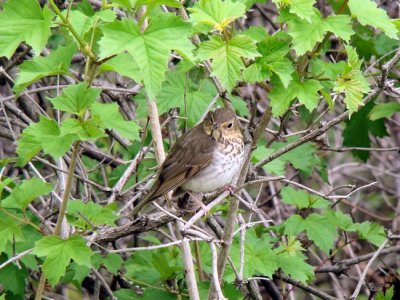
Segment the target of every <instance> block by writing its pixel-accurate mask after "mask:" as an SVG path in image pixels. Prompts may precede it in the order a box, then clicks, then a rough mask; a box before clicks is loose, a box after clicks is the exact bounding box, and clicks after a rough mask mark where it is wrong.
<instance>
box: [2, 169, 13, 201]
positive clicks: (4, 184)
mask: <svg viewBox="0 0 400 300" xmlns="http://www.w3.org/2000/svg"><path fill="white" fill-rule="evenodd" d="M0 166H1V165H0ZM13 181H14V180H13V179H12V178H8V177H2V178H0V200H1V199H2V194H3V191H4V188H5V187H7V186H8V185H9V184H10V183H11V182H13Z"/></svg>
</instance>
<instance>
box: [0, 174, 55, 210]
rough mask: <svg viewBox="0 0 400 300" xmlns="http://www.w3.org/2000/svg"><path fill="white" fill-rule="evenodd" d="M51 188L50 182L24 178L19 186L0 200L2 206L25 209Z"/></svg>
mask: <svg viewBox="0 0 400 300" xmlns="http://www.w3.org/2000/svg"><path fill="white" fill-rule="evenodd" d="M52 190H53V187H52V186H51V184H48V183H47V182H44V181H43V180H41V179H39V178H35V177H34V178H31V179H29V180H24V181H23V182H22V183H21V184H20V185H19V186H17V187H16V188H14V189H13V190H12V192H11V194H10V195H9V196H8V197H7V198H5V199H4V200H3V201H1V206H2V207H4V208H19V209H25V208H26V207H27V206H28V204H30V203H31V202H32V201H33V200H35V199H36V198H37V197H39V196H42V195H47V194H48V193H50V192H51V191H52Z"/></svg>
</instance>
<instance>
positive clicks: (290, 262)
mask: <svg viewBox="0 0 400 300" xmlns="http://www.w3.org/2000/svg"><path fill="white" fill-rule="evenodd" d="M296 242H297V243H298V241H296ZM282 248H283V247H282V246H280V247H278V248H276V249H275V250H274V251H275V253H277V255H276V262H277V264H278V267H279V268H281V269H282V271H283V272H284V273H285V274H287V275H289V276H291V277H292V278H293V279H295V280H298V281H301V282H302V283H306V282H307V281H308V280H310V279H312V278H313V277H314V270H313V267H312V266H310V265H309V264H307V263H306V262H305V260H306V257H305V256H304V254H303V253H301V251H300V250H297V251H287V250H286V249H282ZM295 248H299V247H295Z"/></svg>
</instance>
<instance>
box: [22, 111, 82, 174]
mask: <svg viewBox="0 0 400 300" xmlns="http://www.w3.org/2000/svg"><path fill="white" fill-rule="evenodd" d="M75 139H76V136H75V135H70V134H69V135H64V136H60V129H59V128H58V125H57V122H56V121H54V120H51V119H48V118H46V117H43V116H41V117H40V120H39V122H38V123H33V124H31V125H29V127H27V128H25V130H24V131H23V132H22V134H21V137H20V139H19V140H18V141H17V151H16V152H17V153H18V162H17V166H24V165H25V164H27V163H28V162H29V161H30V160H31V159H32V157H34V156H35V155H36V154H38V153H39V151H40V150H41V149H43V152H44V153H46V154H50V155H52V156H53V157H54V158H59V157H61V156H62V155H64V154H65V153H66V152H67V151H68V149H69V148H70V147H71V145H72V143H73V141H74V140H75Z"/></svg>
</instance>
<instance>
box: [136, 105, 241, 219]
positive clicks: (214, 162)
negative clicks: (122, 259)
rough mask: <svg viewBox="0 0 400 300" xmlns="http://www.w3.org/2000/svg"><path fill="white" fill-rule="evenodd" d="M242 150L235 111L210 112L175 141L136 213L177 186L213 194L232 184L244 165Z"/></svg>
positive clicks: (220, 110) (239, 129)
mask: <svg viewBox="0 0 400 300" xmlns="http://www.w3.org/2000/svg"><path fill="white" fill-rule="evenodd" d="M243 150H244V142H243V133H242V130H241V128H240V124H239V121H238V120H237V118H236V115H235V113H234V112H233V111H232V110H230V109H227V108H219V109H217V110H216V111H215V112H210V113H209V114H208V115H207V117H206V118H205V120H204V121H203V122H202V123H200V124H199V125H197V126H196V127H194V128H192V129H190V130H189V131H187V132H186V133H185V134H184V135H182V136H181V137H180V138H179V139H178V140H177V141H176V143H175V145H174V146H173V147H172V148H171V151H170V152H169V154H168V156H167V158H166V159H165V161H164V163H163V164H162V165H161V168H160V170H159V173H158V177H157V179H156V181H155V183H154V184H153V186H152V187H151V189H150V191H149V193H148V194H147V195H146V197H145V198H144V199H143V200H142V201H141V202H140V203H139V204H138V205H137V206H136V207H135V208H134V210H133V214H136V213H137V212H138V211H140V209H141V208H142V207H143V206H145V205H146V204H148V203H149V202H151V201H153V200H155V199H157V198H159V197H161V196H163V195H165V194H167V193H168V192H169V191H172V190H175V189H177V188H181V189H183V190H184V191H187V192H189V193H210V192H213V191H216V190H217V189H218V188H221V187H223V186H225V185H228V184H230V183H231V182H232V179H233V177H234V176H235V175H236V174H237V173H238V172H239V170H240V167H241V165H242V160H243V154H244V151H243Z"/></svg>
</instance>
